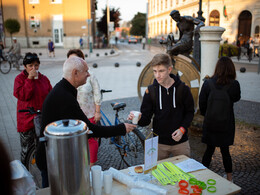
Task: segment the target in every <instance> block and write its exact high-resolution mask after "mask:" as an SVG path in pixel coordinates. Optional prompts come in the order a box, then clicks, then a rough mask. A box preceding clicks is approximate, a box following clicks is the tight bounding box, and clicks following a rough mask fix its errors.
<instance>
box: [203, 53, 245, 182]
mask: <svg viewBox="0 0 260 195" xmlns="http://www.w3.org/2000/svg"><path fill="white" fill-rule="evenodd" d="M235 79H236V70H235V66H234V64H233V62H232V60H231V59H230V58H229V57H221V58H220V59H219V60H218V62H217V64H216V68H215V72H214V74H213V76H212V77H211V78H210V79H208V80H205V82H204V83H203V85H202V88H201V92H200V95H199V108H200V112H201V114H202V115H203V116H205V117H204V122H203V135H202V142H203V143H205V144H207V149H206V151H205V153H204V155H203V158H202V164H203V165H204V166H206V167H209V165H210V162H211V159H212V155H213V154H214V151H215V148H216V147H220V151H221V154H222V159H223V164H224V168H225V172H226V175H227V179H228V180H229V181H232V159H231V156H230V153H229V146H230V145H233V143H234V137H235V117H234V109H233V105H234V102H237V101H239V100H240V93H241V92H240V85H239V82H238V81H237V80H235Z"/></svg>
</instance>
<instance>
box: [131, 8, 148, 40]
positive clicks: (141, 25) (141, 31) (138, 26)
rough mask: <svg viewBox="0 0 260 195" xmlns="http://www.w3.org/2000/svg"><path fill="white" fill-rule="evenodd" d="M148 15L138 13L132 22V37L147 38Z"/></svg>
mask: <svg viewBox="0 0 260 195" xmlns="http://www.w3.org/2000/svg"><path fill="white" fill-rule="evenodd" d="M145 21H146V14H144V13H140V12H138V13H137V14H136V15H135V16H134V18H133V19H132V21H131V24H132V27H131V29H130V34H131V35H136V36H145Z"/></svg>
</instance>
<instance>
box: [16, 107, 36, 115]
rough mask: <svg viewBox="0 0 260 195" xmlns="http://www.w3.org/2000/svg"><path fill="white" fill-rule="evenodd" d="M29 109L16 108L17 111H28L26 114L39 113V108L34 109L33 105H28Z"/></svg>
mask: <svg viewBox="0 0 260 195" xmlns="http://www.w3.org/2000/svg"><path fill="white" fill-rule="evenodd" d="M28 108H29V109H22V110H18V112H28V114H41V111H40V110H35V109H34V108H33V107H28Z"/></svg>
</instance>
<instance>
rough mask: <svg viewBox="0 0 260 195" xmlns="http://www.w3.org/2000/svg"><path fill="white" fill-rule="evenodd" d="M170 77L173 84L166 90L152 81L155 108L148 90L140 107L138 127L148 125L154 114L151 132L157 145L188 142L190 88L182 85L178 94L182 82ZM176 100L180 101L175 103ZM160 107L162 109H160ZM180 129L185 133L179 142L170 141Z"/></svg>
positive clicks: (190, 113) (191, 105) (190, 106)
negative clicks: (156, 140) (155, 138)
mask: <svg viewBox="0 0 260 195" xmlns="http://www.w3.org/2000/svg"><path fill="white" fill-rule="evenodd" d="M170 76H171V77H172V78H173V79H174V80H175V82H174V84H173V85H172V86H171V87H170V88H169V89H168V90H167V89H166V88H164V87H163V86H161V85H159V84H158V82H157V80H156V79H154V82H153V86H155V89H156V105H155V108H154V103H153V101H152V98H151V93H149V91H148V89H147V90H146V92H145V94H144V97H143V102H142V105H141V113H142V117H141V119H140V120H139V122H138V125H140V126H146V125H148V124H149V123H150V122H151V118H152V116H153V114H154V118H153V131H154V133H156V134H157V135H159V143H160V144H166V145H176V144H179V143H182V142H185V141H187V140H188V136H187V133H188V127H189V126H190V124H191V121H192V119H193V116H194V101H193V97H192V95H191V92H190V88H189V87H188V86H186V85H184V87H183V90H182V94H179V93H180V92H179V90H178V88H179V86H180V84H181V82H182V81H181V80H180V79H179V77H178V76H175V75H172V74H171V75H170ZM160 93H161V97H160ZM179 96H181V98H178V97H179ZM160 99H161V101H160ZM178 99H180V100H181V101H177V100H178ZM160 102H161V103H160ZM160 105H161V107H162V109H160ZM180 127H184V128H185V130H186V132H185V134H184V135H183V136H182V139H181V140H180V141H179V142H176V141H174V140H173V139H172V136H171V135H172V133H173V132H174V131H175V130H177V129H178V128H180Z"/></svg>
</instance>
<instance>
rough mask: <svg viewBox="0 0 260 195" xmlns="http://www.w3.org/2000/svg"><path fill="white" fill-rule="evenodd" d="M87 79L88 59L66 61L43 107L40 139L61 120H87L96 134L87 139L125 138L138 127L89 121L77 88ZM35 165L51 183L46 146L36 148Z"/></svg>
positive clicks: (76, 58) (73, 58) (41, 144)
mask: <svg viewBox="0 0 260 195" xmlns="http://www.w3.org/2000/svg"><path fill="white" fill-rule="evenodd" d="M87 77H89V72H88V65H87V63H86V61H85V60H83V59H81V58H79V57H76V56H71V57H69V58H68V59H67V60H66V61H65V62H64V64H63V78H62V79H61V80H60V81H59V82H58V83H57V84H56V85H55V87H54V88H53V89H52V90H51V92H50V93H49V94H48V96H47V97H46V99H45V100H44V103H43V106H42V107H43V108H42V128H41V136H43V132H44V129H45V127H46V126H47V125H48V124H50V123H52V122H55V121H58V120H62V119H77V120H82V121H84V122H85V123H86V125H87V126H88V128H89V129H91V131H92V132H93V134H91V135H89V136H88V138H90V137H112V136H119V135H125V134H126V133H129V132H131V131H133V130H134V128H136V125H133V124H128V123H122V124H119V125H116V126H98V125H94V124H92V123H91V122H90V121H89V119H88V118H87V116H86V115H85V114H84V112H83V111H82V110H81V108H80V105H79V103H78V101H77V88H78V87H79V86H81V85H84V84H85V83H86V80H87ZM36 164H37V166H38V168H39V169H40V170H41V171H42V172H45V173H46V175H44V177H42V179H43V180H44V181H45V182H48V177H47V173H48V172H47V161H46V152H45V145H44V143H41V142H40V143H39V144H38V145H37V149H36ZM47 184H48V183H47ZM45 187H48V185H47V186H45Z"/></svg>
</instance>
